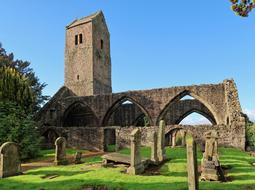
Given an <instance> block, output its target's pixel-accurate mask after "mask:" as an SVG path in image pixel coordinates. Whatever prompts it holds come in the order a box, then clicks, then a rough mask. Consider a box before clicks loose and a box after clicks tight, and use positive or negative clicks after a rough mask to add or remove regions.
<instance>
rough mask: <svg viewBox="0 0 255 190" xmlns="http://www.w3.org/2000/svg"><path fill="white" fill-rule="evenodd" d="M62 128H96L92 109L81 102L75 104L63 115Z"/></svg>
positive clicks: (96, 124) (95, 118)
mask: <svg viewBox="0 0 255 190" xmlns="http://www.w3.org/2000/svg"><path fill="white" fill-rule="evenodd" d="M63 126H64V127H96V126H98V119H97V117H96V115H95V114H94V112H93V111H92V109H91V108H90V107H89V106H88V105H86V104H84V103H81V102H75V103H73V104H72V105H71V106H69V108H68V109H67V110H66V111H65V113H64V119H63Z"/></svg>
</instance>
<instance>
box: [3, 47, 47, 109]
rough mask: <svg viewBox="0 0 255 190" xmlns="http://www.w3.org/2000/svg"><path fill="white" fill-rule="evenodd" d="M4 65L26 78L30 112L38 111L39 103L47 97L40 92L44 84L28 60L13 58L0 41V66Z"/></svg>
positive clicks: (43, 101) (42, 102)
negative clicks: (30, 98) (29, 96)
mask: <svg viewBox="0 0 255 190" xmlns="http://www.w3.org/2000/svg"><path fill="white" fill-rule="evenodd" d="M4 66H5V67H11V68H13V69H15V70H16V71H18V72H19V73H20V75H22V77H23V78H26V81H27V83H28V84H29V86H30V88H31V91H32V94H33V102H32V103H31V107H32V112H33V113H35V112H36V111H38V110H39V109H40V107H41V105H42V104H44V103H45V101H47V100H48V99H49V97H48V96H44V95H43V94H42V90H43V88H44V87H45V86H46V84H45V83H40V81H39V78H38V77H37V76H36V75H35V73H34V71H33V69H32V68H30V63H29V62H27V61H22V60H14V55H13V53H10V54H7V53H6V51H5V49H4V48H3V47H2V45H1V43H0V68H1V67H4ZM0 100H1V99H0Z"/></svg>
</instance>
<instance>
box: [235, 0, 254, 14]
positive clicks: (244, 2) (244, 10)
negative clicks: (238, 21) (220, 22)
mask: <svg viewBox="0 0 255 190" xmlns="http://www.w3.org/2000/svg"><path fill="white" fill-rule="evenodd" d="M230 2H231V3H232V6H231V8H232V10H233V11H234V12H235V13H236V14H237V15H238V16H241V17H248V15H249V13H250V12H251V11H252V9H254V8H255V0H230Z"/></svg>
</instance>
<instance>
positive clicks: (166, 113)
mask: <svg viewBox="0 0 255 190" xmlns="http://www.w3.org/2000/svg"><path fill="white" fill-rule="evenodd" d="M185 96H189V97H192V98H193V99H184V100H183V99H182V98H184V97H185ZM192 112H197V113H199V114H201V115H203V116H205V117H206V118H207V119H209V120H210V121H211V123H212V124H214V125H216V124H218V120H217V117H216V114H215V112H214V111H213V109H212V108H211V106H210V105H209V104H208V103H206V101H204V100H202V99H201V98H200V97H199V96H198V95H196V94H195V93H192V92H190V91H188V90H184V91H183V92H181V93H179V94H178V95H177V96H175V97H174V98H173V99H171V100H170V101H169V102H168V103H167V105H166V106H165V107H164V109H163V110H162V111H161V113H160V114H159V116H158V118H157V124H158V123H159V121H160V120H161V119H163V120H165V121H166V124H167V125H175V124H178V123H179V122H180V121H181V120H182V117H183V118H185V116H186V115H189V114H190V113H192Z"/></svg>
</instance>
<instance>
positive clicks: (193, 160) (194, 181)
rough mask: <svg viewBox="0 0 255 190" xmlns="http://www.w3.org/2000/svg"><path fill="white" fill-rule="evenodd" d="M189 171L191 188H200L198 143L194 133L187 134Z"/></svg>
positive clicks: (191, 189) (192, 189) (189, 185)
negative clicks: (193, 135)
mask: <svg viewBox="0 0 255 190" xmlns="http://www.w3.org/2000/svg"><path fill="white" fill-rule="evenodd" d="M186 149H187V172H188V187H189V190H198V171H197V145H196V142H195V141H194V139H193V137H192V135H190V134H188V135H187V136H186Z"/></svg>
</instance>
